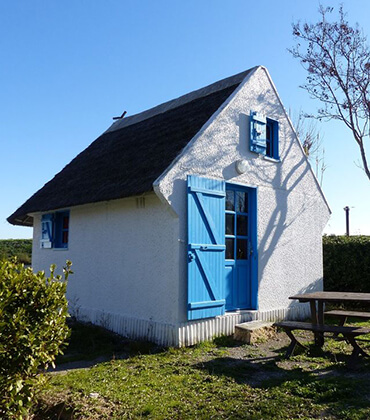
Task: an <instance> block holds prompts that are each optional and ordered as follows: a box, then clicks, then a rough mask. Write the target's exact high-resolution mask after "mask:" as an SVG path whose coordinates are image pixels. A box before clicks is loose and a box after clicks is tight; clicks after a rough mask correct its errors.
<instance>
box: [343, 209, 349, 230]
mask: <svg viewBox="0 0 370 420" xmlns="http://www.w3.org/2000/svg"><path fill="white" fill-rule="evenodd" d="M343 210H344V211H345V212H346V235H347V236H349V207H348V206H346V207H344V209H343Z"/></svg>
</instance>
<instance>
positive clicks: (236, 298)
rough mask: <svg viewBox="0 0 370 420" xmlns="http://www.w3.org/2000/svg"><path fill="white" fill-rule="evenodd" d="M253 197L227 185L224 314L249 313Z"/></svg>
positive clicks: (251, 301) (252, 299) (246, 190)
mask: <svg viewBox="0 0 370 420" xmlns="http://www.w3.org/2000/svg"><path fill="white" fill-rule="evenodd" d="M255 228H256V226H255V209H254V197H252V194H251V193H250V191H249V189H248V188H242V187H239V186H235V185H231V184H228V185H227V187H226V200H225V244H226V253H225V298H226V310H228V311H230V310H236V309H251V308H253V306H255V304H254V302H255V301H256V296H254V295H253V293H254V290H253V288H252V275H251V273H252V258H253V250H254V243H253V237H254V232H255Z"/></svg>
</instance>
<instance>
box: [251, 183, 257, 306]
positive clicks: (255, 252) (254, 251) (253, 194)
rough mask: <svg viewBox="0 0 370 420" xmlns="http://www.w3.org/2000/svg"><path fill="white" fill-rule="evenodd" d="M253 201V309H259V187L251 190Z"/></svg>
mask: <svg viewBox="0 0 370 420" xmlns="http://www.w3.org/2000/svg"><path fill="white" fill-rule="evenodd" d="M250 199H251V210H252V211H251V213H250V218H251V226H252V232H251V233H250V241H251V245H252V249H253V256H252V258H251V259H250V264H251V306H252V308H251V309H254V310H257V309H258V233H257V231H258V229H257V227H258V187H254V188H251V189H250Z"/></svg>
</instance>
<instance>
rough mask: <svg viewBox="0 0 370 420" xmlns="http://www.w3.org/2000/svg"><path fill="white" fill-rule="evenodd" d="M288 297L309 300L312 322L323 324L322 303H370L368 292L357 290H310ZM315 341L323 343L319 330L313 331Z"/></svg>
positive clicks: (303, 301) (303, 300)
mask: <svg viewBox="0 0 370 420" xmlns="http://www.w3.org/2000/svg"><path fill="white" fill-rule="evenodd" d="M289 299H294V300H298V301H299V302H302V303H305V302H309V304H310V308H311V319H312V324H315V325H324V303H325V302H336V303H355V302H356V303H359V302H360V303H370V293H357V292H325V291H321V292H312V293H302V294H299V295H294V296H290V297H289ZM315 341H316V344H317V345H320V346H322V345H323V344H324V336H323V334H322V333H320V332H315Z"/></svg>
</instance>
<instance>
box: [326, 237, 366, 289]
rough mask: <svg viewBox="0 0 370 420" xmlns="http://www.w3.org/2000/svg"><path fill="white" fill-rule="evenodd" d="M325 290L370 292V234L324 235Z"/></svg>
mask: <svg viewBox="0 0 370 420" xmlns="http://www.w3.org/2000/svg"><path fill="white" fill-rule="evenodd" d="M323 251H324V252H323V256H324V289H325V290H334V291H343V292H367V293H370V236H324V237H323Z"/></svg>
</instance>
